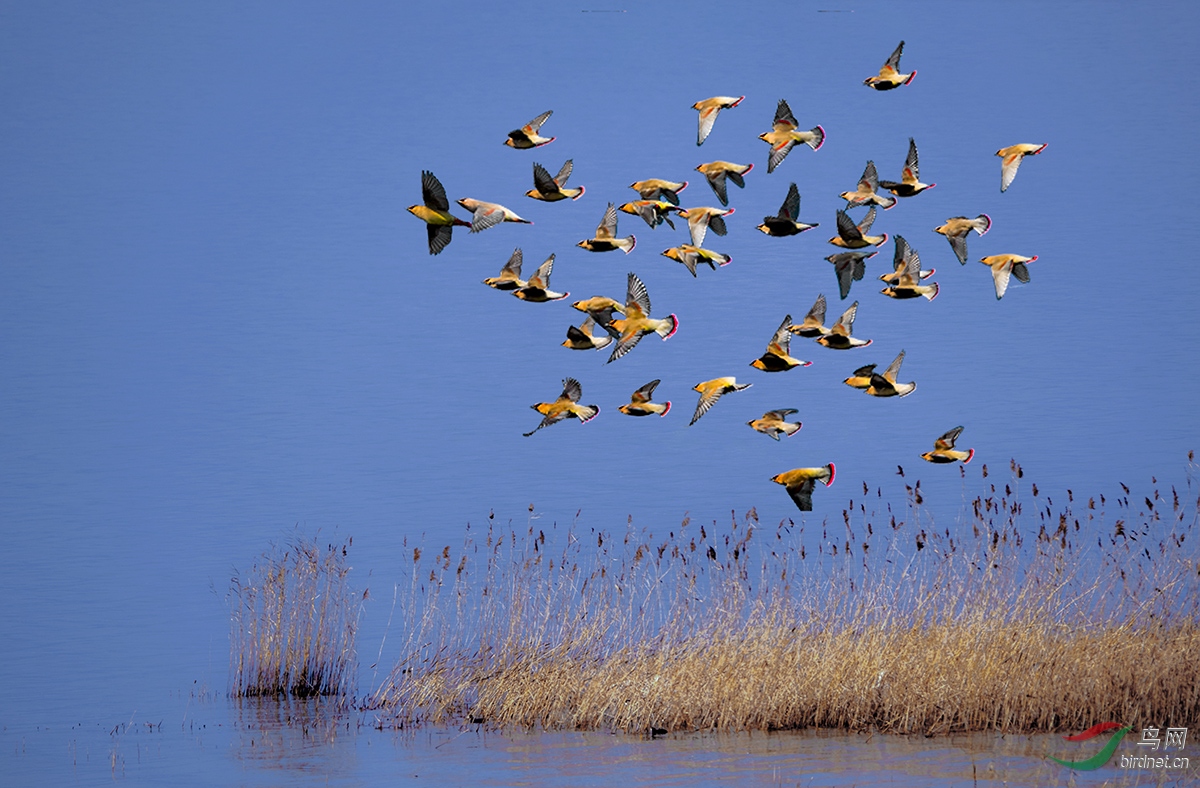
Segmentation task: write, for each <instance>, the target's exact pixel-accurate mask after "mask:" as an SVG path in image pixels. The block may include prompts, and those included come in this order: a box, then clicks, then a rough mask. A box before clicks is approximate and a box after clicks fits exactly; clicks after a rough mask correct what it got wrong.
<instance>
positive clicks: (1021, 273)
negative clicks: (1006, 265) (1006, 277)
mask: <svg viewBox="0 0 1200 788" xmlns="http://www.w3.org/2000/svg"><path fill="white" fill-rule="evenodd" d="M1012 275H1013V276H1015V277H1016V278H1017V281H1018V282H1024V283H1025V284H1029V269H1028V268H1026V267H1025V264H1024V263H1013V267H1012Z"/></svg>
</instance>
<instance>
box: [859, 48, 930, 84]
mask: <svg viewBox="0 0 1200 788" xmlns="http://www.w3.org/2000/svg"><path fill="white" fill-rule="evenodd" d="M903 51H904V42H903V41H901V42H900V45H899V46H898V47H896V49H895V51H894V52H892V54H891V55H890V56H889V57H888V59H887V62H886V63H884V64H883V68H881V69H879V76H875V77H867V78H866V79H864V80H863V84H864V85H866V86H868V87H872V88H875V89H876V90H891V89H892V88H898V87H900V86H901V85H907V84H908V83H909V82H912V81H913V77H915V76H916V75H917V70H916V69H913V70H912V73H909V74H901V73H900V53H902V52H903Z"/></svg>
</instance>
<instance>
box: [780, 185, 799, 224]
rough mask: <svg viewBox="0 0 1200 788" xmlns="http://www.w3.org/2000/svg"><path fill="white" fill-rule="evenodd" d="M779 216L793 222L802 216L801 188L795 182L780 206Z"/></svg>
mask: <svg viewBox="0 0 1200 788" xmlns="http://www.w3.org/2000/svg"><path fill="white" fill-rule="evenodd" d="M779 218H780V219H787V220H789V221H792V222H794V221H796V220H797V219H799V218H800V190H799V189H798V188H796V184H794V183H793V184H792V185H791V186H789V187H788V193H787V197H784V198H783V205H781V206H780V207H779Z"/></svg>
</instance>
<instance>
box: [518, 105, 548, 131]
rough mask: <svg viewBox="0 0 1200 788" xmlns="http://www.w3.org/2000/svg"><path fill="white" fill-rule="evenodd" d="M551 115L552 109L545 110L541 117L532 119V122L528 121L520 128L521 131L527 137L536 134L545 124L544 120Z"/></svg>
mask: <svg viewBox="0 0 1200 788" xmlns="http://www.w3.org/2000/svg"><path fill="white" fill-rule="evenodd" d="M553 114H554V110H552V109H548V110H546V111H545V112H543V113H542V114H541V115H538V116H537V117H536V118H534V119H533V120H531V121H529V122H528V123H526V124H525V125H524V126H522V127H521V131H523V132H525V133H526V134H528V135H533V134H536V133H537V130H538V129H540V128H541V127H542V124H543V123H545V122H546V119H547V118H549V117H550V116H551V115H553Z"/></svg>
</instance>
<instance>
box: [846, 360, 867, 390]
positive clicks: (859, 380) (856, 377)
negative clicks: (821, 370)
mask: <svg viewBox="0 0 1200 788" xmlns="http://www.w3.org/2000/svg"><path fill="white" fill-rule="evenodd" d="M874 374H875V365H874V364H867V365H866V366H865V367H859V368H858V369H856V370H854V374H853V375H851V376H850V377H848V378H846V379H845V380H843V381H842V382H843V383H845V384H846V385H847V386H849V387H850V388H852V389H867V388H870V387H871V376H872V375H874Z"/></svg>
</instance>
